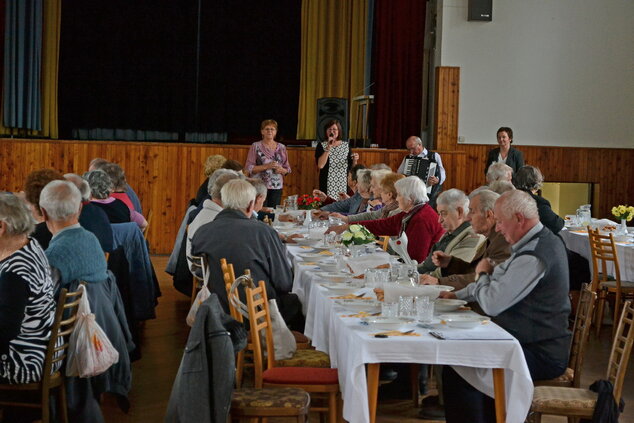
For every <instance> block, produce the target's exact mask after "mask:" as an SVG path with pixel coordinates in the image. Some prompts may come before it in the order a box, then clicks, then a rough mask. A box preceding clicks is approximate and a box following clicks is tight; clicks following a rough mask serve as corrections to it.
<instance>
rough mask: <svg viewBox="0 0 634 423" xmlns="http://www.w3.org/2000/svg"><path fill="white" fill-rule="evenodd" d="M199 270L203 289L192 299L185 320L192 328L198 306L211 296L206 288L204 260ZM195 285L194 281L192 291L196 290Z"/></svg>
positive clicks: (206, 273) (206, 270) (206, 269)
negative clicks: (201, 274)
mask: <svg viewBox="0 0 634 423" xmlns="http://www.w3.org/2000/svg"><path fill="white" fill-rule="evenodd" d="M201 269H202V273H203V278H202V280H203V287H202V288H201V289H200V291H198V294H196V298H194V302H193V303H192V306H191V307H190V308H189V313H187V318H186V319H185V321H186V322H187V324H188V325H189V326H190V327H192V326H194V321H196V313H197V312H198V308H200V305H201V304H202V303H204V302H205V300H206V299H207V298H209V297H210V296H211V292H209V288H207V281H208V279H209V276H208V275H209V268H208V267H207V263H206V261H204V260H203V262H202V263H201ZM195 283H196V281H194V285H193V286H192V289H196V286H195Z"/></svg>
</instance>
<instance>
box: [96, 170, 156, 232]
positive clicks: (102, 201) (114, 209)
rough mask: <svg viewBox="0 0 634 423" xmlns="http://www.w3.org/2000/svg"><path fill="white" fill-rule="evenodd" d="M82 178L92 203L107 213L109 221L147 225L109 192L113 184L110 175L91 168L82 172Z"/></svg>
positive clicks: (136, 213)
mask: <svg viewBox="0 0 634 423" xmlns="http://www.w3.org/2000/svg"><path fill="white" fill-rule="evenodd" d="M84 179H86V181H88V185H90V192H91V196H92V203H93V204H95V205H97V206H99V207H100V208H101V209H102V210H103V211H105V212H106V214H107V215H108V220H109V221H110V223H126V222H134V223H136V224H137V225H139V227H140V228H141V229H143V228H145V227H146V226H147V221H146V220H145V218H144V217H143V216H142V215H140V214H139V213H138V212H136V211H134V210H130V208H128V206H127V205H126V204H125V203H124V202H123V201H121V200H119V199H117V198H114V197H113V196H112V195H111V194H112V192H113V190H114V185H113V183H112V179H110V176H108V174H107V173H106V172H104V171H103V170H93V171H91V172H87V173H85V174H84Z"/></svg>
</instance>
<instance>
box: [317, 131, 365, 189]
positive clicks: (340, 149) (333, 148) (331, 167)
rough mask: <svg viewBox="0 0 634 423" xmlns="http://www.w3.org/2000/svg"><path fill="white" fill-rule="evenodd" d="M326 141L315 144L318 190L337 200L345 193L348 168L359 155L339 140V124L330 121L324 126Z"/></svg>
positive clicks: (355, 161) (354, 162) (354, 163)
mask: <svg viewBox="0 0 634 423" xmlns="http://www.w3.org/2000/svg"><path fill="white" fill-rule="evenodd" d="M324 128H325V132H326V141H322V142H320V143H319V144H317V148H316V149H315V160H316V161H317V167H318V168H319V189H320V190H321V191H323V192H325V193H326V194H327V195H329V196H331V197H334V198H337V196H338V194H339V193H340V192H346V191H347V189H348V188H347V175H348V168H350V167H352V166H354V165H356V164H357V161H359V155H358V154H357V153H353V152H352V150H351V149H350V145H349V144H348V142H347V141H342V140H341V123H340V122H339V121H338V120H331V121H329V122H327V123H326V125H325V126H324Z"/></svg>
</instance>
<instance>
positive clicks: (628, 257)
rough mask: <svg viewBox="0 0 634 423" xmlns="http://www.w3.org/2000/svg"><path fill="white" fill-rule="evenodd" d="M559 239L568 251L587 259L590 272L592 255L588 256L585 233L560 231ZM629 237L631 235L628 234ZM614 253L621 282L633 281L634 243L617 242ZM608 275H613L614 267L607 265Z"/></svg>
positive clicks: (588, 244) (587, 241) (587, 242)
mask: <svg viewBox="0 0 634 423" xmlns="http://www.w3.org/2000/svg"><path fill="white" fill-rule="evenodd" d="M560 234H561V237H562V238H563V240H564V242H565V243H566V247H568V249H569V250H571V251H574V252H575V253H578V254H580V255H582V256H583V257H585V258H586V259H588V262H589V263H590V272H592V271H593V270H592V255H591V254H590V242H589V240H588V232H587V231H569V230H566V229H564V230H562V231H561V232H560ZM630 235H633V234H632V233H630ZM616 251H617V254H618V256H619V266H620V268H621V280H624V281H634V242H617V243H616ZM608 273H609V274H610V275H614V266H612V264H611V263H608Z"/></svg>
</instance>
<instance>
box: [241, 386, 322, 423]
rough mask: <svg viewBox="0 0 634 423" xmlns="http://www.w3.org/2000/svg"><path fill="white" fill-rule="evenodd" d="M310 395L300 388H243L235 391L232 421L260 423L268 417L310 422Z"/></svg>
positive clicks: (302, 422)
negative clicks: (290, 418)
mask: <svg viewBox="0 0 634 423" xmlns="http://www.w3.org/2000/svg"><path fill="white" fill-rule="evenodd" d="M309 410H310V395H308V392H306V391H304V390H302V389H298V388H263V389H257V388H242V389H236V390H235V391H233V397H232V398H231V410H230V420H233V419H238V420H243V419H244V420H248V421H249V422H258V421H260V420H266V418H268V417H295V418H296V419H297V423H304V422H307V421H308V411H309Z"/></svg>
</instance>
